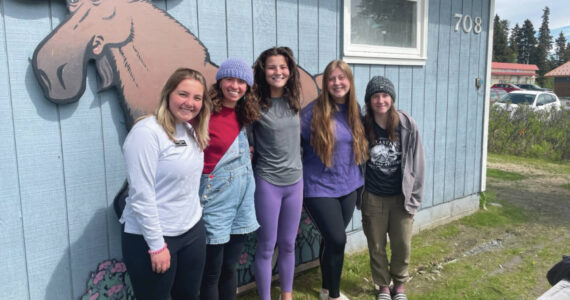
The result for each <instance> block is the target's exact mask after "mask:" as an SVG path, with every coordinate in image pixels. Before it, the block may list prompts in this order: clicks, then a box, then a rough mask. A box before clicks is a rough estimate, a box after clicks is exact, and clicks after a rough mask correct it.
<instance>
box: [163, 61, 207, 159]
mask: <svg viewBox="0 0 570 300" xmlns="http://www.w3.org/2000/svg"><path fill="white" fill-rule="evenodd" d="M186 79H192V80H196V81H198V82H200V84H202V88H203V89H204V91H203V93H202V109H201V110H200V112H199V113H198V115H197V116H196V117H195V118H194V119H192V120H193V121H192V124H193V126H192V127H193V128H194V132H195V136H194V138H195V139H196V142H197V143H198V146H199V147H200V149H201V150H202V151H203V150H204V149H205V148H206V147H207V146H208V142H209V141H210V135H209V134H208V123H209V122H210V111H211V107H212V103H211V101H210V98H209V97H208V88H207V86H206V79H205V78H204V76H203V75H202V73H200V72H198V71H196V70H193V69H188V68H179V69H177V70H176V71H174V73H172V75H170V77H169V78H168V80H167V81H166V83H165V84H164V87H163V88H162V91H161V92H160V102H159V104H158V107H157V109H156V111H155V112H154V115H155V116H156V120H157V121H158V123H159V124H160V125H161V126H162V128H164V131H166V134H167V135H168V138H169V139H170V140H171V141H173V142H175V141H176V139H175V138H174V134H175V132H176V122H175V121H174V116H173V115H172V112H171V111H170V109H168V103H169V102H170V93H172V92H173V91H174V90H175V89H176V87H177V86H178V85H179V84H180V82H182V81H184V80H186ZM190 136H192V135H190Z"/></svg>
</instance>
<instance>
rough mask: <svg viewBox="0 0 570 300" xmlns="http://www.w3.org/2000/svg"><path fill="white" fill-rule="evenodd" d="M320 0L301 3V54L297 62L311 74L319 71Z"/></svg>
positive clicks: (306, 0) (304, 0) (308, 0)
mask: <svg viewBox="0 0 570 300" xmlns="http://www.w3.org/2000/svg"><path fill="white" fill-rule="evenodd" d="M318 18H319V10H318V0H303V1H299V54H298V56H297V61H298V62H299V65H301V66H302V67H303V68H304V69H305V70H306V71H307V72H309V74H318V73H320V72H322V70H319V63H318V59H316V58H317V57H318V56H319V28H318V26H317V24H318Z"/></svg>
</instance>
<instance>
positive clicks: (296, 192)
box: [255, 175, 303, 300]
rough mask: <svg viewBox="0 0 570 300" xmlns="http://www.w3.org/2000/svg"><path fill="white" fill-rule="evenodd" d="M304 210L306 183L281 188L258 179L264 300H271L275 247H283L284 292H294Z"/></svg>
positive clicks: (259, 279) (258, 263) (258, 273)
mask: <svg viewBox="0 0 570 300" xmlns="http://www.w3.org/2000/svg"><path fill="white" fill-rule="evenodd" d="M302 207H303V179H300V180H299V181H298V182H297V183H294V184H291V185H285V186H278V185H274V184H271V183H269V182H267V181H266V180H265V179H263V178H261V177H260V176H257V175H255V213H256V215H257V222H259V225H261V227H260V228H259V229H258V230H257V249H256V250H255V281H256V284H257V292H258V294H259V298H260V299H261V300H270V299H271V258H272V257H273V251H274V249H275V243H276V242H277V247H279V259H278V266H279V281H280V284H281V291H283V292H291V291H292V290H293V275H294V272H295V238H296V237H297V231H298V230H299V221H300V219H301V208H302Z"/></svg>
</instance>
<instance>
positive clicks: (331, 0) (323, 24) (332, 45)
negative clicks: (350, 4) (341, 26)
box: [313, 0, 340, 75]
mask: <svg viewBox="0 0 570 300" xmlns="http://www.w3.org/2000/svg"><path fill="white" fill-rule="evenodd" d="M318 4H319V15H318V22H319V23H318V28H319V32H318V35H319V37H318V41H319V47H318V49H319V53H318V55H317V57H318V63H317V71H316V73H314V74H317V73H323V72H324V70H325V67H326V66H327V64H328V63H329V62H330V61H331V60H334V59H337V58H338V47H337V46H336V45H337V43H338V40H339V39H340V32H338V31H337V29H338V23H337V22H338V13H337V12H338V6H339V5H340V3H338V1H337V0H326V1H323V0H321V1H318ZM314 74H313V75H314Z"/></svg>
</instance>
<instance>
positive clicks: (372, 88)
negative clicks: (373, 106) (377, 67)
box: [364, 76, 396, 103]
mask: <svg viewBox="0 0 570 300" xmlns="http://www.w3.org/2000/svg"><path fill="white" fill-rule="evenodd" d="M380 92H383V93H387V94H388V95H390V96H392V99H393V100H394V101H396V91H395V90H394V84H392V81H390V79H388V78H386V77H384V76H374V77H372V79H370V81H369V82H368V85H367V86H366V95H365V96H364V102H365V103H368V102H369V101H370V97H372V95H374V94H376V93H380Z"/></svg>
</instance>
